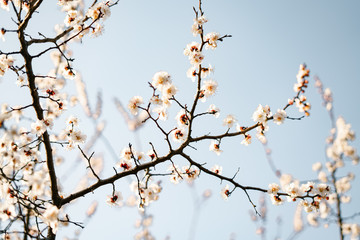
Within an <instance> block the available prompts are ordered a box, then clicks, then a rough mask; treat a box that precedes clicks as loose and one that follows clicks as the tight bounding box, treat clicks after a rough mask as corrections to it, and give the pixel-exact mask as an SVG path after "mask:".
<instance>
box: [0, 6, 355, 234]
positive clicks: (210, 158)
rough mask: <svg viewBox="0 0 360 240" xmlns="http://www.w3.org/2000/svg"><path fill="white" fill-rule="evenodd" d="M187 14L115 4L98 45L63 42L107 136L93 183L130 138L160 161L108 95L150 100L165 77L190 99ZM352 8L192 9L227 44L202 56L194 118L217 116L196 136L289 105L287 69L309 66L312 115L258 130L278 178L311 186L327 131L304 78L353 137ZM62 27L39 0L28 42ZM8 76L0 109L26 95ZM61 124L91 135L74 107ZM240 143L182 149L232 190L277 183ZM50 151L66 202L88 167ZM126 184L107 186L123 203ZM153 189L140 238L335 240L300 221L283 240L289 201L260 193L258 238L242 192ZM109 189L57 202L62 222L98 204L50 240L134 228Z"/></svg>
mask: <svg viewBox="0 0 360 240" xmlns="http://www.w3.org/2000/svg"><path fill="white" fill-rule="evenodd" d="M85 4H89V3H85ZM197 5H198V1H195V0H191V1H190V0H189V1H175V0H154V1H146V0H132V1H129V0H121V1H120V2H119V4H118V5H116V6H114V7H113V8H112V9H111V12H112V14H111V17H110V18H109V19H107V20H106V21H105V25H104V26H105V31H104V33H103V34H102V36H99V37H97V38H93V39H92V38H90V37H89V36H86V37H85V38H84V39H83V40H82V43H71V44H70V45H69V46H70V48H71V49H72V51H73V56H72V57H73V58H74V59H75V60H74V62H73V67H74V68H75V69H76V71H78V72H80V73H81V76H82V78H83V81H84V82H85V84H86V89H87V93H88V98H89V100H90V104H91V105H92V106H93V107H95V104H96V97H97V94H98V92H99V91H101V93H102V100H103V109H102V111H103V112H102V115H101V117H100V119H99V122H100V121H102V120H105V121H106V128H105V130H104V134H103V135H104V136H105V137H103V138H102V139H101V140H100V141H98V142H97V144H96V145H95V146H94V147H93V148H92V149H91V152H92V151H94V152H95V154H97V155H102V156H103V158H104V171H103V173H102V177H106V176H111V175H112V174H113V169H112V167H113V166H114V165H115V163H116V161H117V160H118V159H117V158H116V157H118V156H119V154H120V152H121V150H122V149H123V148H124V147H126V146H128V144H129V143H132V144H133V146H134V148H135V149H136V150H139V151H144V152H146V151H148V150H149V149H150V145H149V142H152V143H153V144H154V146H155V148H156V149H157V150H158V152H159V153H160V154H165V153H166V151H167V150H166V144H165V142H164V140H163V136H162V135H161V134H160V133H159V131H158V130H157V129H156V128H155V126H154V124H152V123H147V124H146V125H145V126H144V127H142V128H140V129H138V130H137V131H136V132H134V131H131V130H129V128H128V125H127V123H126V122H125V120H124V118H123V115H122V114H121V113H120V112H118V111H117V109H116V106H115V104H114V98H115V97H116V98H117V99H118V100H119V101H120V102H121V103H122V104H123V105H124V106H126V105H127V103H128V101H129V99H130V98H131V97H133V96H137V95H139V96H143V98H144V100H146V99H149V98H150V97H151V95H152V90H151V89H150V88H149V87H148V82H151V79H152V77H153V75H154V74H155V73H156V72H158V71H167V72H169V73H170V74H171V76H172V79H173V83H174V84H175V85H176V86H177V88H178V89H179V92H178V94H177V98H178V99H179V100H180V101H181V102H182V103H184V104H188V105H190V104H191V102H192V100H193V97H194V95H195V91H196V86H195V84H194V83H193V82H192V81H191V80H190V79H189V78H187V77H186V71H187V69H188V68H189V67H190V63H189V61H188V59H187V57H186V56H184V55H183V50H184V48H185V46H186V44H188V43H190V42H192V41H199V39H198V38H195V37H193V35H192V33H191V31H190V30H191V25H192V23H193V19H194V11H193V9H192V8H193V6H197ZM359 9H360V2H359V1H356V0H352V1H342V2H340V1H332V0H331V1H328V0H319V1H310V0H304V1H301V2H294V1H285V0H277V1H271V2H270V1H266V0H260V1H245V0H244V1H230V0H223V1H214V0H204V1H203V10H204V12H205V16H206V17H207V18H208V20H209V21H208V23H207V24H205V26H204V29H205V33H207V32H213V31H215V32H219V33H220V35H224V34H231V35H232V37H231V38H226V39H225V40H224V41H223V42H220V43H219V45H218V48H217V49H216V50H207V51H205V52H204V54H205V60H204V62H205V64H211V65H212V66H214V67H215V72H214V74H213V75H212V78H213V79H214V80H216V81H217V82H218V83H219V87H218V91H217V93H216V95H215V96H213V97H211V98H209V99H208V100H207V101H206V103H201V104H200V106H199V109H200V110H203V111H205V110H206V109H207V108H208V106H209V105H210V104H215V105H216V106H218V107H219V108H220V110H221V114H220V117H219V118H218V119H215V118H213V117H212V116H209V117H204V118H203V119H204V120H203V121H200V122H198V123H197V124H196V130H195V132H194V134H195V135H199V136H200V135H203V134H207V133H214V134H216V133H223V132H225V131H226V128H225V127H224V126H222V119H224V118H225V117H226V116H227V115H228V114H233V115H234V116H235V117H236V118H237V120H238V122H239V123H240V124H241V125H244V126H250V125H252V124H253V120H252V119H251V116H252V114H253V112H254V111H255V109H256V107H257V106H258V105H259V104H262V105H269V106H270V107H271V109H272V112H275V111H276V110H277V109H278V108H283V107H284V106H285V105H286V104H287V100H288V98H292V97H293V96H294V95H295V93H294V91H293V85H294V83H295V82H296V74H297V72H298V68H299V65H300V64H302V63H306V65H307V66H308V68H309V69H310V78H309V80H310V83H309V88H308V89H307V90H306V92H305V94H304V95H305V96H307V98H308V102H310V103H311V105H312V108H311V110H310V117H307V118H304V119H302V120H301V121H291V120H286V121H285V123H284V124H283V125H280V126H278V125H276V124H274V123H272V122H270V123H269V127H270V129H269V132H268V134H267V137H268V147H269V148H270V149H271V150H272V158H273V161H274V163H275V165H276V166H277V168H278V169H280V170H281V172H282V173H287V174H291V175H292V176H293V177H294V178H296V179H299V180H308V179H316V178H317V174H316V172H313V171H312V170H311V169H312V164H313V163H315V162H322V163H325V162H326V154H325V139H326V137H327V136H329V134H330V129H331V122H330V119H329V117H328V113H327V112H326V110H325V108H324V107H323V106H322V99H321V96H320V95H319V94H318V92H317V89H316V88H315V86H314V78H313V77H314V76H315V75H317V76H318V77H319V78H320V79H321V80H322V82H323V84H324V87H325V88H326V87H329V88H330V89H331V90H332V92H333V97H334V103H333V105H334V111H335V112H334V113H335V116H336V117H338V116H343V117H344V118H345V120H346V121H347V122H348V123H351V125H352V128H353V130H354V131H355V132H356V133H359V132H360V112H359V106H358V103H359V99H358V91H359V89H360V79H359V66H360V65H359V64H360V47H359V42H360V28H359V27H360V26H359V24H360V15H359V13H358V12H359ZM10 17H13V15H12V13H11V12H10V13H8V12H6V11H1V13H0V27H4V28H6V29H15V24H14V23H13V22H12V21H11V20H10ZM64 18H65V13H64V12H61V11H60V8H59V6H57V5H56V3H55V2H53V1H44V3H43V4H42V6H41V7H40V8H39V12H38V13H36V14H35V15H34V17H33V19H32V20H31V22H30V24H29V28H28V29H29V30H28V32H27V33H28V34H30V35H32V36H35V37H38V35H37V34H38V32H41V33H42V34H44V35H46V36H54V34H55V32H54V25H55V24H61V23H63V20H64ZM5 37H6V41H5V42H2V41H0V49H1V50H2V51H16V50H17V49H18V44H17V42H16V41H17V39H16V34H11V33H7V34H6V35H5ZM39 50H40V49H38V48H37V47H34V48H33V49H32V51H33V53H35V52H37V51H39ZM17 58H20V57H17ZM52 67H53V65H52V63H51V61H50V57H49V55H47V56H44V57H43V58H41V59H38V60H36V61H35V62H34V68H35V71H36V73H38V74H40V75H45V74H47V73H48V72H49V70H50V69H51V68H52ZM15 81H16V77H15V76H14V75H13V74H11V73H9V74H7V75H5V76H4V77H3V78H2V80H1V83H0V103H1V104H2V103H5V102H6V103H9V104H10V105H14V106H15V105H26V104H29V103H30V102H29V101H30V98H29V96H28V90H27V89H26V88H19V87H17V86H16V85H15ZM64 91H66V92H68V93H69V94H70V95H74V94H76V90H75V84H74V82H72V81H67V86H66V88H65V90H64ZM178 110H179V109H178V108H177V106H176V105H175V104H173V106H172V107H171V109H170V115H169V119H168V121H167V122H166V123H164V127H165V128H167V129H172V128H173V127H174V126H176V121H175V119H174V118H175V116H176V114H177V112H178ZM200 110H199V111H200ZM30 112H31V111H29V114H30ZM63 115H64V116H63V119H60V120H59V121H58V122H57V123H58V127H59V129H62V128H64V126H65V124H64V121H63V120H65V119H66V118H67V117H68V116H70V115H77V116H79V118H80V120H81V123H80V129H81V130H82V131H84V132H85V133H87V135H88V140H89V139H90V137H91V135H92V133H93V132H94V128H95V124H94V122H93V121H91V120H89V119H88V118H87V117H86V116H85V114H84V112H83V110H82V108H81V106H76V107H73V108H70V107H69V109H68V110H66V111H65V112H64V114H63ZM288 115H289V116H291V117H300V116H301V115H302V114H301V113H299V112H298V111H297V109H296V108H295V107H293V108H292V110H290V111H289V112H288ZM252 135H253V136H254V138H253V142H252V144H250V145H249V146H244V145H241V144H240V142H241V141H242V140H243V137H242V136H239V137H235V138H229V139H224V141H222V145H221V146H222V149H223V151H224V152H223V153H222V154H221V155H220V156H217V155H216V154H214V153H213V152H209V150H208V147H209V144H210V141H204V142H201V143H198V144H196V145H195V146H194V147H196V149H197V150H194V149H187V153H188V154H190V155H191V156H192V157H193V159H194V160H197V161H198V162H201V163H206V165H205V166H207V167H208V168H211V167H212V166H214V165H215V164H218V165H221V166H222V167H223V175H225V176H229V177H232V176H233V175H234V174H235V172H236V171H237V169H238V168H239V169H240V170H239V173H238V175H237V177H236V180H237V181H238V182H239V183H240V184H243V185H251V186H257V187H262V188H267V186H268V184H269V183H272V182H277V183H278V179H277V177H276V176H275V174H274V173H273V172H272V170H271V168H270V166H269V164H268V162H267V160H266V155H265V151H264V148H263V146H262V144H261V143H260V142H259V141H258V140H257V139H256V138H255V132H254V134H252ZM353 145H354V146H355V147H357V146H358V145H359V141H358V140H355V142H354V144H353ZM59 151H63V150H62V149H59ZM62 154H63V156H64V158H65V161H64V163H63V165H61V166H60V167H59V169H58V175H59V177H60V181H61V179H63V181H62V182H61V185H62V186H63V192H64V194H65V195H66V194H70V193H71V192H72V191H73V190H74V189H75V187H76V183H77V182H79V181H80V180H81V177H82V175H84V173H85V172H86V169H85V168H86V165H85V164H84V163H83V162H81V161H79V160H78V159H79V153H78V152H77V150H73V151H72V152H66V151H63V152H62ZM174 161H175V162H176V163H177V164H178V165H180V166H183V165H185V164H186V162H185V161H183V160H182V159H174ZM74 162H75V164H74ZM76 162H78V163H79V164H76ZM167 168H168V164H163V165H162V166H159V168H157V170H159V171H162V172H166V169H167ZM348 172H353V173H354V174H355V175H357V174H358V173H359V167H358V166H352V165H351V164H349V163H347V167H346V168H344V169H342V170H341V171H339V175H340V176H344V175H346V174H347V173H348ZM132 180H134V179H131V178H129V179H121V180H120V181H118V182H116V189H117V190H118V191H120V192H122V194H123V196H124V198H125V199H127V198H128V197H129V196H131V195H132V193H131V191H130V188H129V186H128V185H129V182H131V181H132ZM154 181H155V182H157V181H161V182H162V183H161V186H162V187H163V191H162V192H161V194H160V198H159V200H158V201H156V202H153V203H151V204H150V206H149V207H148V208H147V209H146V213H147V214H148V215H152V216H153V222H152V225H151V227H150V228H149V230H150V232H151V233H152V235H153V236H154V237H155V238H156V239H277V237H278V239H295V238H296V239H325V238H327V239H338V238H337V236H338V228H337V226H336V224H335V223H332V224H330V225H329V227H328V228H326V231H324V227H323V226H322V224H321V223H320V224H319V227H317V228H314V227H309V226H308V224H307V223H306V215H307V214H306V213H305V212H303V219H304V230H303V231H302V232H301V233H299V234H298V235H297V236H296V237H295V238H291V237H292V236H293V235H292V234H293V216H294V212H295V209H296V205H297V204H296V203H285V204H283V205H282V206H272V204H271V202H270V200H269V198H268V197H267V196H265V201H266V206H267V213H266V219H265V223H264V224H265V225H264V226H265V228H266V230H265V235H263V236H257V235H256V231H257V229H259V227H260V226H262V225H261V224H260V221H257V222H254V221H252V220H251V215H252V214H253V213H254V210H253V208H252V206H251V204H250V203H249V201H248V199H247V197H246V195H245V194H244V192H242V191H240V190H236V191H235V192H234V193H233V194H232V195H231V197H230V198H229V199H228V200H227V201H224V200H223V199H222V198H221V196H220V191H221V189H222V188H223V187H224V186H225V183H221V182H220V181H219V180H218V179H214V178H212V177H209V176H206V175H205V174H201V175H200V178H199V179H197V180H196V181H195V182H194V184H192V185H189V184H187V183H186V182H185V181H184V182H182V183H180V184H178V185H174V184H172V183H170V181H169V178H168V177H159V178H156V179H154ZM359 187H360V184H359V179H358V178H357V176H356V177H355V180H354V181H353V187H352V190H351V196H352V201H351V202H350V203H349V204H346V205H345V204H344V205H343V206H344V208H343V213H344V215H345V216H349V215H351V214H352V213H355V212H360V208H359V204H356V202H359V201H360V194H359V191H358V189H359ZM111 191H112V187H111V186H105V187H104V188H101V189H98V190H96V191H95V192H94V193H93V194H89V195H88V196H86V197H85V198H82V199H79V200H78V201H77V202H76V203H74V204H73V205H71V206H69V207H67V208H66V210H65V212H66V213H67V214H69V216H70V218H71V219H72V220H74V221H79V222H81V221H83V219H85V218H86V217H85V211H86V210H87V208H88V207H89V205H91V203H92V202H93V201H98V202H99V205H98V209H97V211H96V213H95V215H94V216H93V217H92V218H91V219H90V220H89V221H86V228H85V229H84V230H82V231H81V233H80V235H78V236H76V235H74V231H79V228H78V227H75V226H68V227H61V228H60V229H59V234H58V239H64V238H65V237H68V238H70V239H75V238H76V237H77V238H78V239H132V238H133V236H134V235H135V234H136V233H137V232H139V231H140V229H138V228H136V227H135V222H136V220H137V219H140V218H141V215H140V214H139V212H138V210H137V207H127V206H124V207H121V208H114V207H110V206H108V205H107V204H106V203H105V200H106V196H107V195H110V194H111ZM204 192H206V193H207V194H209V193H210V192H211V196H210V197H206V198H204V195H203V194H204ZM249 194H250V196H251V198H252V200H253V201H254V202H255V203H258V202H259V198H261V194H259V193H256V192H249ZM207 196H208V195H207ZM354 222H359V219H354ZM78 234H79V233H78Z"/></svg>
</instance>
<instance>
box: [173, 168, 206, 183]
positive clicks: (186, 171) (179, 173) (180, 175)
mask: <svg viewBox="0 0 360 240" xmlns="http://www.w3.org/2000/svg"><path fill="white" fill-rule="evenodd" d="M168 171H170V181H171V182H172V183H174V184H177V183H179V182H180V181H181V180H183V179H185V180H187V182H189V183H191V182H192V181H194V180H195V179H196V178H197V177H198V176H199V174H200V171H199V169H198V168H197V167H195V166H190V167H189V166H183V167H182V169H180V168H179V167H178V166H176V165H170V166H169V168H168Z"/></svg>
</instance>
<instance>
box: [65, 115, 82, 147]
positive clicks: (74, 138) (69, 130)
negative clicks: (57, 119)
mask: <svg viewBox="0 0 360 240" xmlns="http://www.w3.org/2000/svg"><path fill="white" fill-rule="evenodd" d="M66 123H67V127H66V129H65V130H64V132H63V136H65V138H66V139H67V141H68V144H67V146H66V147H67V149H68V150H72V149H74V147H75V146H77V145H79V144H80V143H84V142H85V141H86V135H85V134H83V133H82V132H81V131H80V130H78V129H77V127H78V123H79V120H78V118H76V117H74V116H70V117H69V118H68V119H67V121H66Z"/></svg>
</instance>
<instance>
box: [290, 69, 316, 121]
mask: <svg viewBox="0 0 360 240" xmlns="http://www.w3.org/2000/svg"><path fill="white" fill-rule="evenodd" d="M309 73H310V70H309V69H306V65H305V64H301V65H300V67H299V72H298V74H297V75H296V80H297V83H295V84H294V91H295V92H296V93H297V96H296V97H295V98H293V99H289V100H288V104H289V105H292V104H293V103H294V101H295V103H296V107H297V108H298V109H299V112H303V113H304V114H305V116H309V115H310V113H309V110H310V108H311V105H310V103H308V102H306V97H305V96H303V95H301V96H299V94H300V93H304V92H305V90H304V88H307V86H308V83H309V80H307V79H306V77H308V76H309Z"/></svg>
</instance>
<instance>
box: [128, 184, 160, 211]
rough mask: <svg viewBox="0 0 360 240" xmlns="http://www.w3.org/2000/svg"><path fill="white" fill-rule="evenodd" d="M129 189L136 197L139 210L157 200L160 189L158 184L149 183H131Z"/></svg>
mask: <svg viewBox="0 0 360 240" xmlns="http://www.w3.org/2000/svg"><path fill="white" fill-rule="evenodd" d="M130 189H131V190H132V192H133V193H135V194H136V195H138V206H139V208H140V209H143V208H144V207H145V206H149V204H150V203H151V202H154V201H157V200H158V199H159V194H160V192H161V190H162V187H161V186H160V182H158V183H149V182H139V181H133V182H132V183H131V184H130Z"/></svg>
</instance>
